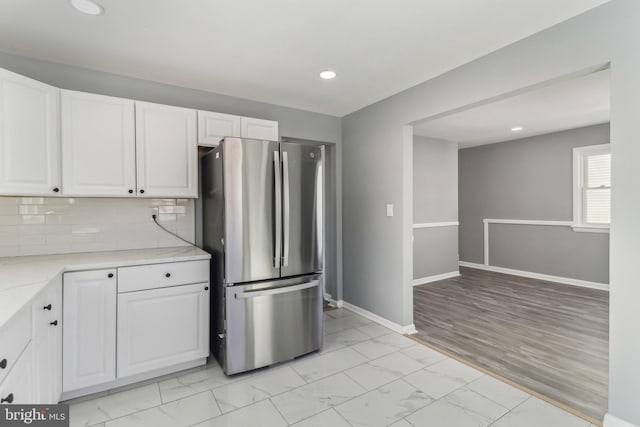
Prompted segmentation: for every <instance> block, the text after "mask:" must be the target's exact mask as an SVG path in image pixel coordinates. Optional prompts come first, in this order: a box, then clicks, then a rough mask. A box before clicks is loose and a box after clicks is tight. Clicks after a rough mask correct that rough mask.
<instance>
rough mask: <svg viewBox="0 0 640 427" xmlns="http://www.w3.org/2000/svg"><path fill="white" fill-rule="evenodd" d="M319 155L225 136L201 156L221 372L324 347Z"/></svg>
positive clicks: (310, 149)
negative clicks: (216, 145)
mask: <svg viewBox="0 0 640 427" xmlns="http://www.w3.org/2000/svg"><path fill="white" fill-rule="evenodd" d="M321 156H322V153H321V149H320V148H319V147H317V146H308V145H301V144H294V143H284V142H283V143H281V142H275V141H261V140H253V139H241V138H225V139H223V140H222V141H221V143H220V145H219V146H218V147H216V148H215V149H213V150H212V151H211V152H209V153H207V154H206V155H205V156H203V158H202V190H203V194H202V197H203V233H204V239H203V243H204V249H205V250H207V251H208V252H210V253H211V254H212V264H211V285H212V291H213V292H211V323H212V325H211V328H210V330H211V340H210V343H211V344H210V345H211V350H212V353H213V354H214V356H216V358H217V359H218V361H219V362H220V365H221V366H222V368H223V370H224V372H225V373H227V374H235V373H238V372H243V371H248V370H251V369H255V368H259V367H262V366H267V365H271V364H274V363H277V362H281V361H285V360H290V359H293V358H295V357H297V356H300V355H303V354H306V353H309V352H312V351H315V350H318V349H319V348H320V347H321V346H322V340H323V322H322V275H321V274H320V273H321V271H322V241H323V240H322V235H321V234H322V233H321V229H322V228H321V227H322V224H321V221H322V194H321V191H320V189H321V188H322V187H321V185H322V158H321Z"/></svg>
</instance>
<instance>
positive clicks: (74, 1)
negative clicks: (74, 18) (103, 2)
mask: <svg viewBox="0 0 640 427" xmlns="http://www.w3.org/2000/svg"><path fill="white" fill-rule="evenodd" d="M70 2H71V6H73V7H75V8H76V9H77V10H79V11H80V12H82V13H86V14H87V15H94V16H95V15H102V14H103V13H104V9H103V8H102V6H100V5H99V4H98V3H96V2H93V1H91V0H70Z"/></svg>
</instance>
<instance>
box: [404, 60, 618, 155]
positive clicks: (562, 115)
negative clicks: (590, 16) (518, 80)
mask: <svg viewBox="0 0 640 427" xmlns="http://www.w3.org/2000/svg"><path fill="white" fill-rule="evenodd" d="M609 80H610V71H609V70H604V71H599V72H596V73H592V74H588V75H586V76H582V77H578V78H574V79H569V80H564V81H560V82H556V83H552V84H549V85H546V86H543V87H541V88H538V89H535V90H531V91H529V92H524V93H521V94H519V95H516V96H513V97H510V98H506V99H503V100H500V101H496V102H492V103H489V104H484V105H481V106H479V107H475V108H471V109H468V110H464V111H461V112H459V113H455V114H451V115H448V116H443V117H440V118H437V119H434V120H430V121H427V122H424V123H421V124H419V125H416V126H414V128H413V132H414V134H416V135H422V136H427V137H430V138H436V139H443V140H447V141H454V142H457V143H458V146H459V147H460V148H467V147H473V146H475V145H483V144H491V143H494V142H501V141H508V140H512V139H520V138H525V137H528V136H534V135H542V134H545V133H550V132H558V131H561V130H566V129H575V128H579V127H583V126H589V125H594V124H598V123H606V122H608V121H609V105H610V101H609V96H610V90H609ZM515 126H522V127H523V130H522V131H520V132H512V131H511V128H512V127H515Z"/></svg>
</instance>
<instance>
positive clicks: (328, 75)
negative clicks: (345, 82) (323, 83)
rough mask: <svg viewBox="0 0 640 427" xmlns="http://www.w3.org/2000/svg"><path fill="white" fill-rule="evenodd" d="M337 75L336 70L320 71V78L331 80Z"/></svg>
mask: <svg viewBox="0 0 640 427" xmlns="http://www.w3.org/2000/svg"><path fill="white" fill-rule="evenodd" d="M335 77H336V72H335V71H331V70H324V71H321V72H320V78H321V79H325V80H331V79H333V78H335Z"/></svg>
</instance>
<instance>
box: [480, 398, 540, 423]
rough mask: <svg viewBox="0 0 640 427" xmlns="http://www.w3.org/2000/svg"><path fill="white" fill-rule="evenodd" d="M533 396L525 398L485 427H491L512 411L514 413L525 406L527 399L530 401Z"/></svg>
mask: <svg viewBox="0 0 640 427" xmlns="http://www.w3.org/2000/svg"><path fill="white" fill-rule="evenodd" d="M532 397H534V396H531V395H530V396H529V397H527V398H526V399H525V400H523V401H522V402H520V403H518V404H517V405H516V406H514V407H513V409H510V410H509V411H507V412H506V413H504V414H502V415H501V416H500V417H498V418H496V419H495V420H493V421H492V422H491V424H489V425H488V426H487V427H491V426H492V425H494V424H495V423H497V422H498V421H500V420H501V419H502V418H504V417H506V416H507V415H509V414H510V413H511V412H512V411H514V410H515V409H516V408H518V407H520V406H522V405H524V404H525V402H527V401H528V400H529V399H531V398H532Z"/></svg>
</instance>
